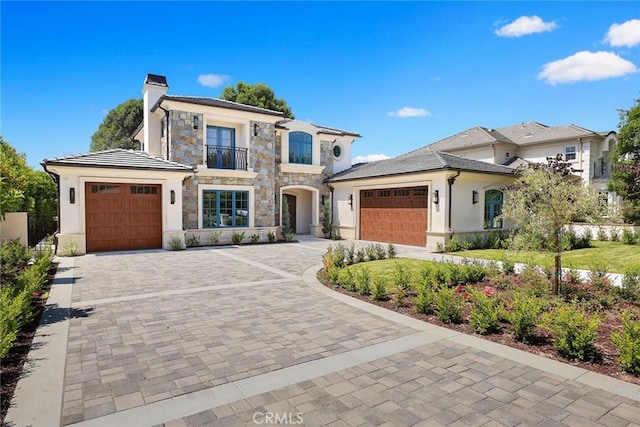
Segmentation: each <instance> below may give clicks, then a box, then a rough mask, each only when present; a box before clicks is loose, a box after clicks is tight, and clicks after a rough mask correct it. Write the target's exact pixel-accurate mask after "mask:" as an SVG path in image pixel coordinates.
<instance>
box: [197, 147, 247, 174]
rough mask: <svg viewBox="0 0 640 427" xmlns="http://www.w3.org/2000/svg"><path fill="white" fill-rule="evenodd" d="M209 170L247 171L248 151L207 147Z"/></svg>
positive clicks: (244, 149)
mask: <svg viewBox="0 0 640 427" xmlns="http://www.w3.org/2000/svg"><path fill="white" fill-rule="evenodd" d="M207 168H209V169H232V170H244V171H246V170H247V149H246V148H231V147H218V146H207Z"/></svg>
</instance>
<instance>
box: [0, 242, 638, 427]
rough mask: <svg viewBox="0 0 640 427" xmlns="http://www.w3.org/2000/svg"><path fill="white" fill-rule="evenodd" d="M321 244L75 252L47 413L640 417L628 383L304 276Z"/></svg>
mask: <svg viewBox="0 0 640 427" xmlns="http://www.w3.org/2000/svg"><path fill="white" fill-rule="evenodd" d="M342 243H343V244H347V245H349V244H351V243H350V242H346V243H345V242H342ZM328 244H335V243H334V242H329V241H325V240H319V239H304V241H302V242H301V243H297V244H286V245H284V244H279V245H244V246H241V247H224V248H198V249H190V250H187V251H182V252H165V251H140V252H128V253H113V254H95V255H87V256H83V257H79V258H77V259H75V267H74V270H73V276H74V277H75V283H74V284H73V289H72V291H68V293H67V294H66V295H67V298H68V299H71V302H72V304H71V303H70V304H71V311H70V318H69V319H68V320H62V321H65V322H68V334H65V336H64V338H65V339H67V340H68V341H67V344H68V345H67V347H66V351H67V353H66V368H65V373H64V384H63V385H61V389H62V390H63V394H62V407H61V412H60V413H59V414H61V415H60V423H61V424H63V425H73V424H76V423H77V424H78V425H82V426H92V425H123V426H124V425H164V426H245V425H268V424H274V423H280V424H287V423H288V424H300V423H302V425H307V426H368V425H376V426H440V425H442V426H475V425H477V426H480V425H482V426H515V425H544V426H589V425H599V426H627V427H629V426H630V427H633V426H636V427H640V388H637V387H636V388H634V387H632V386H631V388H629V387H630V386H629V385H628V384H625V383H622V382H615V381H613V380H611V379H606V378H604V377H598V376H596V377H594V376H589V377H588V378H586V375H585V379H582V378H581V375H583V374H582V371H581V370H577V369H576V368H574V367H569V366H568V365H562V364H559V363H558V362H552V363H555V365H553V366H552V367H548V366H546V362H545V363H541V362H540V360H537V359H536V360H534V359H533V356H530V355H527V354H526V353H518V354H514V353H513V351H515V350H513V349H507V348H505V347H501V346H499V345H497V344H493V343H490V345H489V344H486V342H485V341H483V340H478V339H476V338H471V337H468V336H465V335H462V334H458V333H456V332H452V331H450V330H446V329H442V328H438V327H435V326H428V325H425V324H419V325H418V323H417V321H415V320H412V319H404V318H403V319H399V318H398V317H394V316H393V315H389V314H388V313H387V312H386V311H384V310H381V309H377V308H376V309H370V308H369V307H371V306H366V307H365V306H360V305H359V304H360V303H357V302H354V301H355V300H346V302H347V303H345V302H343V300H342V299H341V298H344V297H340V296H337V294H335V293H333V292H331V291H327V290H326V289H323V288H320V287H318V288H316V286H317V284H313V283H311V282H310V280H311V281H313V278H311V279H309V276H308V275H305V277H304V278H303V272H305V271H306V270H308V269H310V267H314V266H317V265H319V264H320V263H321V257H322V254H323V253H324V252H325V250H326V247H327V246H328ZM364 244H366V242H358V243H356V246H362V245H364ZM398 250H399V252H400V254H401V255H402V254H403V253H411V254H412V256H417V257H419V258H432V257H440V255H434V254H429V253H426V251H422V250H420V249H419V248H411V247H403V246H399V247H398ZM310 272H311V270H309V273H310ZM311 277H313V276H311ZM68 283H69V282H68V281H65V282H63V285H68ZM481 343H483V344H481ZM60 354H62V353H60ZM60 359H61V358H60ZM541 360H542V359H541ZM550 363H551V362H550ZM60 366H62V363H61V364H60ZM533 366H537V368H534V367H533ZM46 374H47V373H46V372H45V373H39V372H36V373H34V375H46ZM60 378H62V373H60ZM59 381H62V380H61V379H60V380H59ZM598 381H604V382H605V383H606V387H604V386H602V387H599V384H598ZM611 381H613V382H611ZM34 383H35V384H37V382H32V383H31V384H34ZM19 387H20V385H19ZM616 387H620V388H621V389H624V390H623V391H616ZM605 389H606V390H609V391H605ZM634 393H635V394H634ZM636 394H637V396H636ZM23 395H25V396H29V393H23ZM624 396H626V397H624ZM14 405H24V402H15V403H14ZM26 412H28V411H26ZM21 413H25V411H22V412H21ZM56 416H57V415H56ZM9 421H12V420H11V419H9Z"/></svg>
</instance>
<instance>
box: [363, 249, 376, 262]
mask: <svg viewBox="0 0 640 427" xmlns="http://www.w3.org/2000/svg"><path fill="white" fill-rule="evenodd" d="M364 250H365V252H366V254H367V258H368V259H369V261H375V260H376V251H375V249H374V247H373V245H367V246H366V247H365V248H364Z"/></svg>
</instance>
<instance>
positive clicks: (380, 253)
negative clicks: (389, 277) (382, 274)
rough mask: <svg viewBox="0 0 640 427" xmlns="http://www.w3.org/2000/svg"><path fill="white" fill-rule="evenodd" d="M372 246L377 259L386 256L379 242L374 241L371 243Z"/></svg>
mask: <svg viewBox="0 0 640 427" xmlns="http://www.w3.org/2000/svg"><path fill="white" fill-rule="evenodd" d="M373 248H374V250H375V252H376V258H377V259H385V258H386V257H387V251H386V250H385V249H384V246H382V245H381V244H380V243H376V244H374V245H373Z"/></svg>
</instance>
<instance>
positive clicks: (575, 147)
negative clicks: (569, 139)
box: [564, 145, 578, 162]
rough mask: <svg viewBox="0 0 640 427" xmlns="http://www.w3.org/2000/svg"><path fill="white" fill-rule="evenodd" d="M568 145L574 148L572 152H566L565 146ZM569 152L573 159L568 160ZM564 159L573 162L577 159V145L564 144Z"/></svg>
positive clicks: (567, 146)
mask: <svg viewBox="0 0 640 427" xmlns="http://www.w3.org/2000/svg"><path fill="white" fill-rule="evenodd" d="M570 147H573V149H574V151H573V153H568V152H567V148H570ZM569 154H573V155H574V156H575V157H574V158H573V159H571V160H569V159H568V158H567V156H568V155H569ZM564 160H565V161H567V162H575V161H577V160H578V146H577V145H565V146H564Z"/></svg>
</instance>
